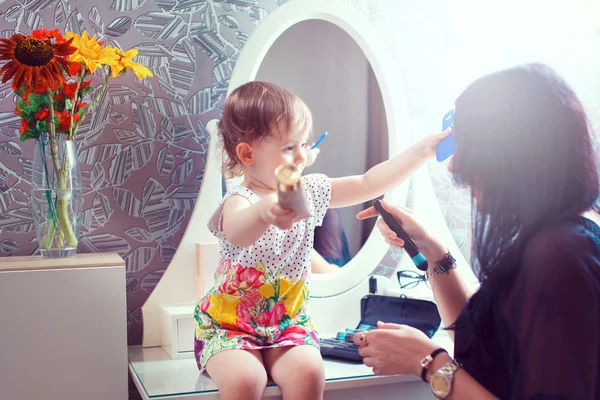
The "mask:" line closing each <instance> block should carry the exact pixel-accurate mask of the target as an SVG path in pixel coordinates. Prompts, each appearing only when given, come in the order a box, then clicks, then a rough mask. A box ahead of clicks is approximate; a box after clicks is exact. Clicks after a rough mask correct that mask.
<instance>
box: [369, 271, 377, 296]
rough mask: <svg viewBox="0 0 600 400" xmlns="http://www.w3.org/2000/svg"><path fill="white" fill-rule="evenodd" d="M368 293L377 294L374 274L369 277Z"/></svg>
mask: <svg viewBox="0 0 600 400" xmlns="http://www.w3.org/2000/svg"><path fill="white" fill-rule="evenodd" d="M369 294H370V295H375V294H377V278H375V277H374V276H370V277H369Z"/></svg>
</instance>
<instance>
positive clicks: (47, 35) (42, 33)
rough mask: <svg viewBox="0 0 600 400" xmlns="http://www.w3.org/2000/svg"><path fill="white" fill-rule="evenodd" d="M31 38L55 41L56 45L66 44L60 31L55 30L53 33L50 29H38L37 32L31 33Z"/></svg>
mask: <svg viewBox="0 0 600 400" xmlns="http://www.w3.org/2000/svg"><path fill="white" fill-rule="evenodd" d="M31 36H33V37H34V38H36V39H40V40H44V39H54V40H55V41H56V43H64V42H66V40H65V38H64V37H63V35H62V34H61V33H60V31H59V30H58V29H53V30H51V31H50V30H48V29H38V30H37V31H33V32H31Z"/></svg>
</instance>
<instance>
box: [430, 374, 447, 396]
mask: <svg viewBox="0 0 600 400" xmlns="http://www.w3.org/2000/svg"><path fill="white" fill-rule="evenodd" d="M431 389H432V390H433V393H434V394H435V395H436V396H446V395H447V394H448V393H449V392H450V379H448V377H447V376H446V375H443V374H434V375H433V376H432V377H431Z"/></svg>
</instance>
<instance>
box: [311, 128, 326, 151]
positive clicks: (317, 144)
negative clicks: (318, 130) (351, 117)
mask: <svg viewBox="0 0 600 400" xmlns="http://www.w3.org/2000/svg"><path fill="white" fill-rule="evenodd" d="M328 134H329V131H325V133H323V134H322V135H321V136H320V137H319V139H317V142H316V143H315V144H313V145H312V147H311V148H310V149H311V150H312V149H316V148H317V147H319V145H320V144H321V142H322V141H323V140H325V138H326V137H327V135H328Z"/></svg>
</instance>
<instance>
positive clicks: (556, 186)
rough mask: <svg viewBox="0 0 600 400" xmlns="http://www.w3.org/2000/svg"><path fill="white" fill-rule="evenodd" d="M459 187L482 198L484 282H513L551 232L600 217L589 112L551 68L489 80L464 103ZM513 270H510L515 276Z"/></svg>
mask: <svg viewBox="0 0 600 400" xmlns="http://www.w3.org/2000/svg"><path fill="white" fill-rule="evenodd" d="M454 128H455V130H456V135H455V137H456V154H455V155H454V160H453V168H452V169H453V171H452V172H453V173H454V178H455V180H456V182H457V183H459V184H462V185H463V186H466V187H469V188H471V190H472V192H474V193H475V194H476V196H475V197H476V198H477V200H476V207H474V218H473V251H474V254H473V255H474V258H475V260H476V261H477V262H478V263H479V271H478V275H479V279H480V280H482V281H483V280H484V279H486V278H487V277H489V276H490V275H492V274H504V275H506V276H512V275H513V274H514V268H517V267H518V265H519V260H520V257H521V256H522V253H523V249H524V247H525V245H526V244H527V242H528V240H529V239H530V238H531V237H532V235H534V234H535V233H536V232H537V231H538V230H540V229H541V228H542V227H544V226H545V225H549V224H552V223H555V222H557V221H564V220H569V219H572V218H575V217H577V216H578V215H579V214H580V213H581V212H582V211H585V210H587V209H590V208H594V209H598V204H597V201H598V196H599V192H600V186H599V177H598V160H597V158H596V152H595V149H594V140H593V137H592V133H591V132H590V127H589V123H588V120H587V117H586V114H585V112H584V109H583V106H582V105H581V103H580V101H579V99H578V98H577V96H576V95H575V93H574V92H573V90H572V89H571V88H570V87H569V86H568V85H567V83H566V82H565V81H564V80H563V79H562V78H561V77H560V76H559V75H558V74H557V73H556V72H555V71H553V70H552V69H551V68H549V67H548V66H546V65H543V64H529V65H523V66H518V67H515V68H511V69H507V70H504V71H500V72H497V73H494V74H491V75H487V76H484V77H482V78H480V79H478V80H476V81H475V82H473V83H472V84H471V85H470V86H469V87H468V88H467V89H466V90H465V91H464V92H463V93H462V94H461V95H460V97H459V98H458V99H457V100H456V114H455V117H454ZM509 267H510V268H509Z"/></svg>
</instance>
